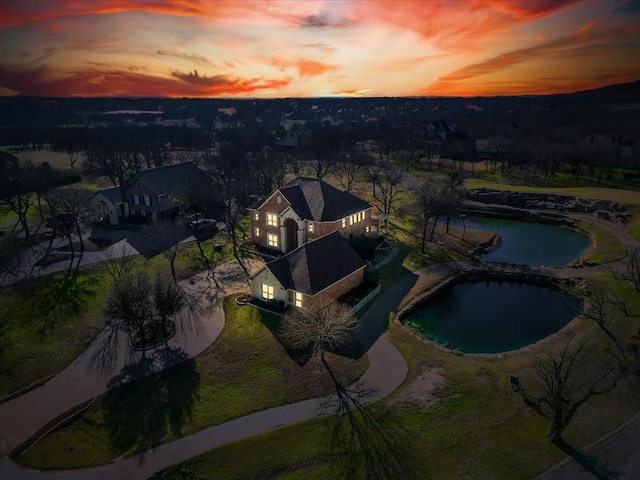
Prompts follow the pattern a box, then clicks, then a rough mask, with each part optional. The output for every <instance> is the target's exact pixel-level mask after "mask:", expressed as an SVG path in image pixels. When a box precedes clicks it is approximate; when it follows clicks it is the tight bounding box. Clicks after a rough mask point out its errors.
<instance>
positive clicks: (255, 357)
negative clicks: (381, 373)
mask: <svg viewBox="0 0 640 480" xmlns="http://www.w3.org/2000/svg"><path fill="white" fill-rule="evenodd" d="M224 308H225V315H226V325H225V328H224V330H223V331H222V334H221V335H220V337H219V338H218V340H216V342H215V343H214V344H213V345H212V346H211V347H209V348H208V349H207V350H206V351H205V352H203V353H202V354H201V355H199V356H198V357H196V358H195V359H191V360H189V361H187V362H184V363H182V364H180V365H177V366H175V367H173V368H170V369H168V370H165V371H163V372H161V373H159V374H157V375H153V376H151V377H147V378H144V379H142V380H138V381H136V382H133V383H131V384H128V385H125V386H123V387H120V388H117V389H114V390H111V391H110V392H108V393H106V394H105V395H103V396H102V397H101V398H100V399H99V401H98V402H96V403H95V404H94V406H92V407H91V409H89V410H88V411H87V412H86V413H85V414H83V415H82V416H81V417H80V418H79V419H78V420H76V421H75V422H74V423H73V424H71V425H69V426H67V427H65V428H63V429H61V430H59V431H57V432H54V433H52V434H50V435H49V436H47V437H46V438H44V439H43V440H42V441H41V442H40V443H38V444H36V445H35V446H34V447H32V448H31V449H29V450H28V451H27V452H26V453H25V454H24V455H23V456H22V457H20V459H19V461H20V463H22V464H24V465H26V466H29V467H33V468H43V469H59V468H79V467H85V466H90V465H99V464H105V463H109V462H112V461H113V460H114V459H115V458H117V457H119V456H121V455H125V456H128V455H132V454H134V453H138V452H140V451H144V450H146V449H148V448H152V447H153V446H155V445H157V444H160V443H164V442H167V441H170V440H172V439H175V438H178V437H181V436H185V435H189V434H191V433H195V432H197V431H199V430H202V429H203V428H206V427H209V426H212V425H217V424H220V423H223V422H225V421H228V420H231V419H233V418H237V417H240V416H243V415H247V414H250V413H253V412H257V411H261V410H265V409H267V408H271V407H275V406H278V405H283V404H286V403H291V402H295V401H298V400H302V399H305V398H310V397H316V396H322V395H325V394H328V393H331V392H332V391H333V384H332V381H331V378H330V376H329V375H328V373H327V372H326V370H324V368H323V367H322V364H321V362H320V361H319V359H318V358H315V359H313V360H311V361H309V362H307V363H306V364H304V365H303V366H300V365H298V364H297V363H296V362H294V361H293V360H292V359H291V358H290V357H289V356H288V355H287V353H286V352H285V350H284V349H283V348H282V347H281V345H280V344H279V343H278V341H277V340H276V339H275V337H274V336H273V335H272V333H271V331H270V330H269V328H267V325H268V326H270V327H273V323H274V322H275V321H276V320H275V318H274V317H273V316H271V315H266V314H264V313H261V311H259V310H257V309H255V308H253V307H250V306H243V307H240V306H238V305H237V304H236V303H235V302H234V301H233V300H232V299H227V300H226V301H225V306H224ZM327 358H328V361H329V364H330V365H331V366H332V367H334V368H335V372H337V373H338V375H339V378H340V379H341V381H342V382H343V383H344V384H345V385H348V384H350V383H351V382H353V381H354V380H355V379H357V378H358V377H359V376H360V375H362V373H363V372H364V371H365V370H366V367H367V365H368V362H367V360H366V357H361V358H360V359H350V358H347V357H343V356H339V355H334V354H327Z"/></svg>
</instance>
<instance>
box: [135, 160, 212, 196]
mask: <svg viewBox="0 0 640 480" xmlns="http://www.w3.org/2000/svg"><path fill="white" fill-rule="evenodd" d="M135 182H141V183H143V184H144V185H145V186H146V187H147V188H149V189H150V190H151V191H152V192H154V193H155V194H156V195H160V194H163V193H164V194H169V193H175V192H177V191H179V190H180V188H182V187H183V186H184V185H185V183H186V182H190V183H191V184H192V185H193V187H195V188H207V187H209V186H210V184H211V180H210V179H209V177H208V176H207V174H206V173H204V172H203V171H202V170H200V169H199V168H198V167H197V166H196V165H195V164H193V163H191V162H185V163H177V164H175V165H167V166H165V167H158V168H151V169H149V170H143V171H141V172H139V173H137V174H136V175H134V176H133V177H132V178H130V179H129V180H127V182H126V183H125V184H124V189H125V190H126V189H127V188H129V187H130V186H131V185H132V184H134V183H135Z"/></svg>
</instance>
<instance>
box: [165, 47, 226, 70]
mask: <svg viewBox="0 0 640 480" xmlns="http://www.w3.org/2000/svg"><path fill="white" fill-rule="evenodd" d="M156 53H157V54H158V55H160V56H163V57H173V58H179V59H181V60H187V61H188V62H191V63H195V64H197V65H202V66H204V67H215V65H214V64H213V62H212V61H211V60H209V59H208V58H207V57H205V56H203V55H198V54H196V53H192V54H189V53H182V52H172V51H168V50H158V51H157V52H156Z"/></svg>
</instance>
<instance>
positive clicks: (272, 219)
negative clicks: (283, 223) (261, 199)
mask: <svg viewBox="0 0 640 480" xmlns="http://www.w3.org/2000/svg"><path fill="white" fill-rule="evenodd" d="M267 226H268V227H277V226H278V215H276V214H275V213H267Z"/></svg>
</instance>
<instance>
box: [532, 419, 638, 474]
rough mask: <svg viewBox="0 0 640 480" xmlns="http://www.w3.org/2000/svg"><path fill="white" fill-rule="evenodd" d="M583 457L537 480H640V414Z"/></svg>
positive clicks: (564, 464) (571, 459) (564, 462)
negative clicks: (639, 479)
mask: <svg viewBox="0 0 640 480" xmlns="http://www.w3.org/2000/svg"><path fill="white" fill-rule="evenodd" d="M579 453H582V455H579V456H578V460H576V458H572V457H567V458H566V459H564V460H563V461H562V462H560V463H559V464H557V465H555V466H553V467H551V468H550V469H549V470H547V471H546V472H544V473H543V474H542V475H540V476H539V477H537V480H592V479H594V478H600V479H611V480H614V479H616V480H637V479H638V478H640V413H638V414H637V415H636V416H635V417H633V418H631V419H630V420H628V421H627V422H626V423H624V424H623V425H621V426H620V427H618V428H617V429H615V430H613V431H612V432H609V433H607V434H606V435H605V436H604V437H602V438H600V439H599V440H597V441H595V442H594V443H592V444H591V445H588V446H586V447H585V448H583V449H582V451H581V452H579ZM573 457H576V455H574V456H573Z"/></svg>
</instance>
